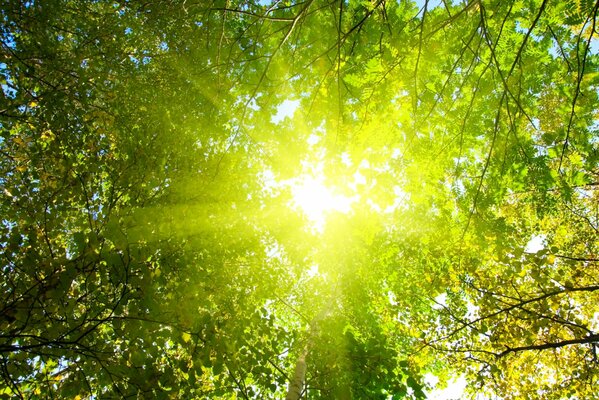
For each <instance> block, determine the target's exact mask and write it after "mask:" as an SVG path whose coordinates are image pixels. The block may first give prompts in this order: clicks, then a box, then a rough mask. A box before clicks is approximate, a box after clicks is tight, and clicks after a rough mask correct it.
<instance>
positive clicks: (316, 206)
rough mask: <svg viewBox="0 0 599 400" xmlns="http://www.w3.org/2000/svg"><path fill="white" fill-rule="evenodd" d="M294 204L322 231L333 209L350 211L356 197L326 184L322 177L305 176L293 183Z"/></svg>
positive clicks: (343, 211) (342, 211)
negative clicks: (328, 214) (343, 193)
mask: <svg viewBox="0 0 599 400" xmlns="http://www.w3.org/2000/svg"><path fill="white" fill-rule="evenodd" d="M290 187H291V195H292V202H293V205H294V206H295V207H297V208H299V209H300V210H301V211H302V212H303V213H304V214H305V215H306V217H307V218H308V219H309V220H310V222H312V224H313V225H314V227H315V228H316V229H317V230H319V231H321V230H322V228H323V227H324V223H325V222H326V215H327V213H330V212H331V211H336V212H340V213H344V214H346V213H348V212H350V210H351V205H352V203H353V202H354V201H355V198H352V197H347V196H343V195H341V194H338V193H335V191H334V190H333V189H331V188H329V187H327V186H326V185H325V183H324V182H323V179H322V178H316V177H313V176H304V177H301V178H298V179H296V180H295V182H293V183H292V184H291V185H290Z"/></svg>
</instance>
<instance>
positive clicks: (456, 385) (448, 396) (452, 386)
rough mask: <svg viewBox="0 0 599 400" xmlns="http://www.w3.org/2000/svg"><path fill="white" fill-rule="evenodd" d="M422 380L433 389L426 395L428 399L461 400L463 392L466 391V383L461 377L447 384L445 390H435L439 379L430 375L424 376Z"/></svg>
mask: <svg viewBox="0 0 599 400" xmlns="http://www.w3.org/2000/svg"><path fill="white" fill-rule="evenodd" d="M424 380H425V381H426V382H427V383H428V384H429V385H431V386H432V387H433V390H431V391H430V392H429V393H428V397H429V398H430V399H437V400H458V399H461V398H463V396H464V391H465V390H466V386H467V382H466V378H465V377H463V376H459V377H458V378H457V379H452V380H450V381H449V382H448V384H447V387H446V388H445V389H437V388H435V386H436V385H437V383H438V381H439V378H437V377H436V376H434V375H432V374H426V375H425V376H424Z"/></svg>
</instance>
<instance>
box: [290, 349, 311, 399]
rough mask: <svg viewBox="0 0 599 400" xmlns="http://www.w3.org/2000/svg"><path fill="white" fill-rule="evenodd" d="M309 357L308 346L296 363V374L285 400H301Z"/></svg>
mask: <svg viewBox="0 0 599 400" xmlns="http://www.w3.org/2000/svg"><path fill="white" fill-rule="evenodd" d="M307 355H308V346H306V347H305V348H304V350H303V351H302V353H301V354H300V356H299V358H298V359H297V362H296V363H295V372H294V373H293V378H292V379H291V380H290V381H289V387H288V388H287V396H286V397H285V400H299V398H300V397H301V396H302V390H303V388H304V380H305V379H306V356H307Z"/></svg>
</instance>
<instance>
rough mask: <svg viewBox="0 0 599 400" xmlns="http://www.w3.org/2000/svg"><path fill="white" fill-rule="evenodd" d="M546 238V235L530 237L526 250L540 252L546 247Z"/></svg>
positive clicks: (527, 251)
mask: <svg viewBox="0 0 599 400" xmlns="http://www.w3.org/2000/svg"><path fill="white" fill-rule="evenodd" d="M545 238H546V235H542V234H541V235H536V236H533V237H532V238H530V240H529V241H528V243H526V247H524V251H525V252H526V253H538V252H539V251H541V250H542V249H543V248H544V247H545Z"/></svg>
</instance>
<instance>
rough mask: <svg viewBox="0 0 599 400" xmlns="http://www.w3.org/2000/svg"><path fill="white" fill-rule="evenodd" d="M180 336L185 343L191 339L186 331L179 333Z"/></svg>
mask: <svg viewBox="0 0 599 400" xmlns="http://www.w3.org/2000/svg"><path fill="white" fill-rule="evenodd" d="M181 337H182V338H183V341H184V342H185V343H187V342H189V341H190V340H191V335H190V334H189V333H187V332H183V333H182V334H181Z"/></svg>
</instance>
